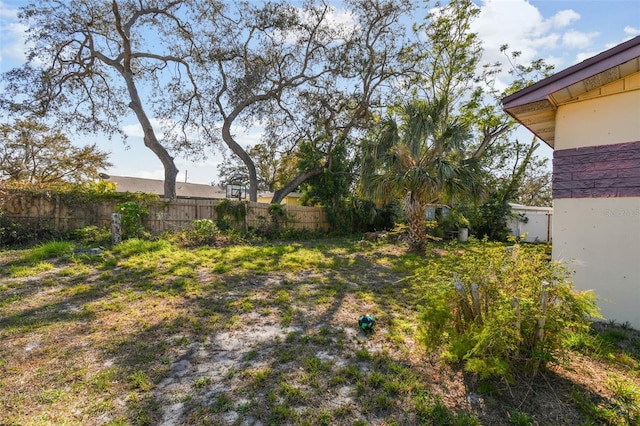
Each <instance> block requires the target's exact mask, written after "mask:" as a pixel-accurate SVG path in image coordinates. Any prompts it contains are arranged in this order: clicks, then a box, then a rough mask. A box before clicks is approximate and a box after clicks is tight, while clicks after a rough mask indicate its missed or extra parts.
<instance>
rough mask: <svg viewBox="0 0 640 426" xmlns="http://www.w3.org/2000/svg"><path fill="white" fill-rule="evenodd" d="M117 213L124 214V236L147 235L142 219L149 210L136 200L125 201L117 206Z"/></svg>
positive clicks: (125, 237)
mask: <svg viewBox="0 0 640 426" xmlns="http://www.w3.org/2000/svg"><path fill="white" fill-rule="evenodd" d="M116 213H120V214H121V215H122V238H123V239H128V238H139V237H143V236H145V229H144V227H143V226H142V219H143V218H144V217H145V216H146V215H148V214H149V210H148V209H147V208H146V207H144V206H143V205H142V204H140V203H137V202H135V201H125V202H124V203H120V204H118V205H117V206H116Z"/></svg>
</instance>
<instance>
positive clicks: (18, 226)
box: [0, 210, 59, 247]
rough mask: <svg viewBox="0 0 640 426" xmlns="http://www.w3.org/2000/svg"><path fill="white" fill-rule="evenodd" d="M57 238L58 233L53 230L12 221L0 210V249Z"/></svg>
mask: <svg viewBox="0 0 640 426" xmlns="http://www.w3.org/2000/svg"><path fill="white" fill-rule="evenodd" d="M57 237H59V233H58V232H57V231H55V230H54V229H50V228H48V227H46V226H34V225H33V224H29V223H27V222H21V221H16V220H13V219H12V218H11V217H9V216H8V215H7V214H5V213H4V212H3V211H2V210H0V247H11V246H20V245H25V244H29V243H34V242H38V241H47V240H50V239H53V238H57Z"/></svg>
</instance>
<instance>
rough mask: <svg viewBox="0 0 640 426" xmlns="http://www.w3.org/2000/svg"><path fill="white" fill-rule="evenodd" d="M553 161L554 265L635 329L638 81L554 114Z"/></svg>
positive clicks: (639, 286) (636, 77)
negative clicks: (561, 265) (562, 264)
mask: <svg viewBox="0 0 640 426" xmlns="http://www.w3.org/2000/svg"><path fill="white" fill-rule="evenodd" d="M616 88H617V89H619V91H618V92H617V93H613V94H611V93H612V92H613V91H614V90H613V89H616ZM553 161H554V186H553V196H554V204H553V206H554V212H555V215H554V224H553V226H554V231H555V235H556V238H555V240H554V244H553V257H554V259H558V260H563V261H567V262H569V264H570V267H571V268H572V269H573V270H575V277H574V279H575V283H576V285H577V287H578V288H580V289H585V290H586V289H593V290H594V291H595V292H596V294H597V295H598V297H599V300H600V302H599V306H600V309H601V311H602V313H603V315H604V316H605V318H606V319H610V320H616V321H619V322H629V323H630V324H633V325H634V328H638V329H640V73H636V74H633V75H631V76H628V77H627V78H625V79H622V80H620V81H617V82H615V83H612V84H610V85H607V86H606V87H604V88H603V90H598V91H597V93H587V94H586V95H585V96H584V100H582V101H579V102H575V103H570V104H567V105H561V106H559V107H558V111H557V114H556V138H555V151H554V160H553Z"/></svg>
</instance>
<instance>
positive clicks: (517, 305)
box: [420, 244, 598, 379]
mask: <svg viewBox="0 0 640 426" xmlns="http://www.w3.org/2000/svg"><path fill="white" fill-rule="evenodd" d="M455 264H456V266H455V268H456V270H457V273H456V274H454V279H453V284H452V283H451V278H444V277H442V276H441V277H440V280H439V281H437V282H432V283H427V284H425V285H426V286H427V287H429V289H428V290H427V294H428V295H427V296H426V303H425V306H424V308H423V310H422V313H421V317H420V318H421V322H420V326H421V332H420V334H421V341H422V343H423V344H425V345H426V346H427V347H431V348H433V347H435V346H437V345H440V344H444V352H443V358H444V359H445V360H448V361H451V362H463V363H464V365H465V368H466V369H467V370H468V371H471V372H475V373H477V374H479V375H480V376H481V377H483V378H486V377H491V376H493V377H500V378H504V379H509V378H511V377H512V376H513V373H515V372H516V371H517V370H520V371H521V372H534V373H535V371H537V369H538V368H540V367H544V365H545V364H546V363H547V362H549V361H552V360H554V357H555V355H556V354H557V353H558V351H560V350H561V349H562V342H563V338H564V337H565V335H566V333H569V332H574V331H576V330H588V328H589V325H590V319H591V318H593V317H596V316H598V311H597V307H596V304H595V297H594V295H593V294H592V293H590V292H576V291H574V289H573V286H572V283H571V280H570V275H569V273H568V272H567V270H566V269H565V268H564V267H563V266H562V265H561V264H558V263H553V262H551V263H550V262H549V259H548V255H547V254H546V253H545V252H544V250H542V249H540V248H538V247H535V246H534V247H532V246H529V247H527V248H524V247H522V246H520V245H518V244H516V245H514V246H512V247H507V248H506V249H505V248H504V247H502V246H499V245H493V246H490V245H486V244H485V245H483V246H482V247H479V246H478V245H475V247H472V248H471V249H470V250H468V251H466V252H462V254H460V252H458V259H457V260H456V263H455Z"/></svg>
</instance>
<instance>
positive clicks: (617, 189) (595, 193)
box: [553, 141, 640, 198]
mask: <svg viewBox="0 0 640 426" xmlns="http://www.w3.org/2000/svg"><path fill="white" fill-rule="evenodd" d="M639 196H640V141H639V142H627V143H619V144H615V145H601V146H588V147H583V148H574V149H562V150H556V151H554V152H553V198H594V197H639Z"/></svg>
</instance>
